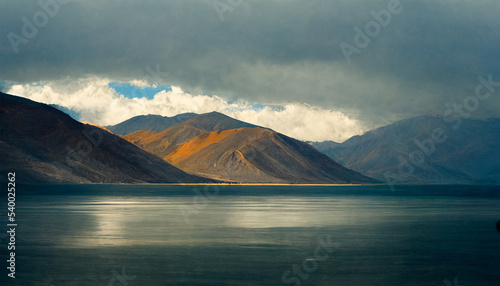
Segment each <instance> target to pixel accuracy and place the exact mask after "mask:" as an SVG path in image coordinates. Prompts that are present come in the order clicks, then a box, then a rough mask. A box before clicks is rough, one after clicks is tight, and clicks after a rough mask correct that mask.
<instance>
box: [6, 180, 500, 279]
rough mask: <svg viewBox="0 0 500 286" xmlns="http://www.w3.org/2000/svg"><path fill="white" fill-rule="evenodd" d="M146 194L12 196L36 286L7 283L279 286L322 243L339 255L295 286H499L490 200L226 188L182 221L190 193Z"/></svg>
mask: <svg viewBox="0 0 500 286" xmlns="http://www.w3.org/2000/svg"><path fill="white" fill-rule="evenodd" d="M88 188H89V189H93V188H96V189H98V190H100V192H102V190H101V189H102V188H103V187H95V186H88ZM99 188H101V189H99ZM127 188H133V187H127ZM140 188H143V189H144V188H145V187H143V186H141V187H140ZM157 188H158V194H156V195H155V194H154V191H155V189H152V190H149V189H147V188H146V189H147V191H148V192H147V194H146V195H130V194H128V193H127V194H125V195H124V194H123V193H122V192H119V193H118V194H115V193H112V194H111V195H102V194H100V195H94V194H87V195H82V196H74V195H58V194H55V195H54V194H51V195H50V196H26V197H24V198H20V199H19V202H18V203H19V204H18V205H19V209H18V218H19V225H20V226H22V227H21V228H20V230H19V234H18V235H19V240H20V243H21V246H22V247H20V249H21V252H22V251H24V253H22V254H23V256H21V257H25V258H20V263H21V264H23V265H24V267H25V268H24V269H25V271H26V277H29V278H30V279H32V280H33V281H35V280H36V281H38V282H39V283H34V284H32V283H26V284H22V282H19V280H18V281H17V283H18V284H17V285H50V284H43V283H42V282H40V281H42V280H43V279H46V277H47V275H48V274H47V273H50V279H52V281H57V282H59V283H53V285H107V282H108V281H109V278H110V277H109V273H110V271H111V270H113V269H117V270H118V269H121V267H124V266H127V267H128V270H127V273H131V275H135V276H137V279H136V280H135V281H133V282H134V283H135V284H133V282H131V283H130V285H280V284H282V281H281V275H282V273H283V271H285V270H286V269H289V268H290V267H291V265H293V264H300V263H301V262H302V261H304V260H306V261H313V260H314V259H313V258H311V256H312V254H313V250H314V249H315V247H316V246H317V245H318V239H319V238H322V237H323V238H324V237H326V236H332V239H333V240H334V241H335V243H337V244H338V245H339V248H338V249H336V252H335V255H333V256H332V257H331V258H329V259H328V260H327V261H322V262H321V264H320V268H319V269H318V270H317V272H316V273H314V274H313V275H311V277H310V278H309V279H308V280H307V281H302V284H301V285H443V284H442V283H443V282H442V281H443V280H444V279H449V280H450V281H451V280H452V279H453V278H454V277H455V276H459V275H460V276H459V277H460V278H461V279H460V281H463V282H462V283H463V284H464V285H500V283H498V282H500V274H498V271H496V270H497V269H499V267H500V234H498V233H497V232H496V231H495V229H494V223H495V222H496V221H497V220H498V219H500V213H499V211H498V210H499V209H500V200H499V197H498V196H493V197H473V196H472V197H471V196H467V197H462V196H440V197H429V196H402V195H399V196H379V195H373V196H370V195H367V194H363V195H346V194H332V193H329V192H326V191H325V192H319V193H317V194H314V195H310V194H307V195H300V194H292V195H260V194H262V193H264V192H265V191H266V189H265V188H266V187H261V189H258V191H259V192H260V194H259V195H254V196H252V195H249V194H248V192H246V193H245V194H244V195H238V194H237V190H239V188H238V187H231V188H233V189H234V190H235V191H234V192H233V193H229V194H221V195H219V196H215V197H211V198H210V199H209V202H208V204H206V205H201V206H198V207H199V213H198V214H192V215H191V216H190V217H189V223H187V222H186V220H185V217H184V216H183V215H182V213H181V211H180V207H182V206H184V207H186V206H188V207H193V206H194V205H193V198H194V195H193V196H190V195H178V194H174V195H172V194H170V193H164V192H161V190H162V188H168V187H160V186H158V187H157ZM267 188H269V187H267ZM181 189H182V188H180V189H179V190H181ZM185 190H186V192H187V193H188V192H190V187H185ZM269 190H270V192H271V189H269ZM304 191H305V192H307V189H304ZM490 226H491V227H490ZM47 257H48V258H47ZM96 258H98V259H97V260H96ZM23 259H26V260H23ZM62 264H64V265H71V267H72V268H74V269H85V271H80V272H78V271H76V272H78V273H76V272H75V271H73V270H69V269H67V268H61V266H60V265H62ZM68 267H70V266H68ZM71 267H70V268H71ZM495 269H496V270H495ZM42 277H44V278H42ZM20 281H22V280H20ZM69 281H72V282H71V283H70V282H69ZM96 281H98V282H99V283H97V284H96ZM0 282H3V281H2V280H0ZM51 283H52V282H51ZM2 285H4V284H2ZM5 285H8V284H5Z"/></svg>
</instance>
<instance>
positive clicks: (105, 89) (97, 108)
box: [7, 77, 367, 142]
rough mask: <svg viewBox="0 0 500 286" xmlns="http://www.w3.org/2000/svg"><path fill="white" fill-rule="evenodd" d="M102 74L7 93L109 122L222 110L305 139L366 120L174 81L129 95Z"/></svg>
mask: <svg viewBox="0 0 500 286" xmlns="http://www.w3.org/2000/svg"><path fill="white" fill-rule="evenodd" d="M110 82H111V81H110V80H109V79H103V78H99V77H90V78H86V79H80V80H78V81H75V82H69V83H68V82H66V81H57V82H35V83H31V84H13V85H12V86H10V89H9V90H8V91H7V93H10V94H14V95H18V96H22V97H26V98H29V99H32V100H35V101H39V102H43V103H47V104H57V105H59V106H62V107H65V108H68V109H70V110H72V111H74V112H77V113H78V114H79V115H80V120H81V121H84V122H92V123H95V124H99V125H103V126H107V125H114V124H117V123H120V122H122V121H124V120H127V119H129V118H131V117H134V116H137V115H146V114H159V115H163V116H174V115H177V114H180V113H186V112H194V113H198V114H201V113H207V112H212V111H218V112H221V113H224V114H226V115H228V116H231V117H234V118H237V119H240V120H243V121H246V122H250V123H253V124H256V125H260V126H264V127H268V128H271V129H273V130H276V131H278V132H281V133H284V134H285V135H288V136H291V137H294V138H297V139H301V140H305V141H324V140H333V141H337V142H342V141H344V140H346V139H348V138H349V137H351V136H353V135H358V134H362V133H363V132H364V131H366V130H367V128H366V126H365V125H364V124H363V123H362V122H360V121H358V120H355V119H353V118H350V117H348V116H347V115H346V114H343V113H342V112H339V111H334V110H327V109H323V108H319V107H315V106H311V105H308V104H304V103H300V102H293V103H287V104H284V105H275V106H255V105H252V104H249V103H247V102H245V101H242V100H238V101H228V100H226V99H223V98H222V97H219V96H208V95H192V94H189V93H187V92H185V91H183V90H182V89H181V88H180V87H176V86H172V87H171V90H163V91H160V92H158V93H157V94H155V95H154V98H152V99H147V98H128V97H126V96H124V95H122V94H119V93H118V92H117V91H116V90H115V89H114V88H111V87H110Z"/></svg>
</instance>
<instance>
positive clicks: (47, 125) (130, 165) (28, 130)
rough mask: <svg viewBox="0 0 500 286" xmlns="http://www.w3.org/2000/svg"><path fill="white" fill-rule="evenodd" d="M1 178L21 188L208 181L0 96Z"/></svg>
mask: <svg viewBox="0 0 500 286" xmlns="http://www.w3.org/2000/svg"><path fill="white" fill-rule="evenodd" d="M0 158H1V163H2V164H1V166H0V170H1V172H2V173H5V172H16V177H17V178H19V182H23V183H141V182H150V183H153V182H154V183H177V182H185V183H188V182H191V183H195V182H208V181H209V180H208V179H205V178H200V177H197V176H194V175H190V174H187V173H185V172H184V171H181V170H179V169H178V168H176V167H174V166H172V165H170V164H169V163H167V162H165V161H164V160H162V159H160V158H158V157H156V156H154V155H152V154H150V153H148V152H145V151H144V150H142V149H140V148H138V147H137V146H135V145H133V144H131V143H130V142H128V141H126V140H124V139H122V138H120V137H119V136H116V135H114V134H112V133H109V132H107V131H106V130H103V129H100V128H98V127H96V126H92V125H87V124H82V123H80V122H78V121H75V120H74V119H72V118H71V117H70V116H69V115H67V114H65V113H63V112H61V111H59V110H57V109H55V108H53V107H50V106H48V105H46V104H41V103H37V102H34V101H31V100H28V99H25V98H21V97H17V96H12V95H7V94H3V93H0Z"/></svg>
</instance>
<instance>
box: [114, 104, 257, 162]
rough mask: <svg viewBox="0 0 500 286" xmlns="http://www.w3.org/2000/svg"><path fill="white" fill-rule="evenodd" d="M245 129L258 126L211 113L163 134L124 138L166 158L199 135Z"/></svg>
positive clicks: (138, 132)
mask: <svg viewBox="0 0 500 286" xmlns="http://www.w3.org/2000/svg"><path fill="white" fill-rule="evenodd" d="M243 127H257V126H255V125H252V124H250V123H246V122H243V121H240V120H236V119H233V118H231V117H229V116H226V115H224V114H221V113H218V112H211V113H206V114H201V115H198V116H196V117H194V118H192V119H190V120H187V121H185V122H183V123H181V124H178V125H175V126H173V127H170V128H168V129H166V130H164V131H162V132H154V131H136V132H134V133H131V134H128V135H126V136H124V137H123V138H125V139H127V140H128V141H130V142H132V143H134V144H136V145H137V146H140V147H141V148H143V149H144V150H146V151H148V152H150V153H153V154H155V155H157V156H158V157H161V158H164V157H165V156H167V155H169V154H170V153H172V152H174V151H175V150H177V148H179V147H180V146H181V145H182V144H184V143H186V142H187V141H189V140H191V139H193V138H195V137H196V136H198V135H201V134H204V133H207V132H213V131H219V130H231V129H236V128H243Z"/></svg>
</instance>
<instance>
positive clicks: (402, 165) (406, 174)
mask: <svg viewBox="0 0 500 286" xmlns="http://www.w3.org/2000/svg"><path fill="white" fill-rule="evenodd" d="M451 126H452V125H451V124H450V123H447V122H445V121H444V120H443V118H442V117H437V116H419V117H414V118H410V119H405V120H401V121H398V122H396V123H394V124H391V125H388V126H385V127H381V128H378V129H375V130H372V131H369V132H367V133H365V134H363V135H362V136H354V137H352V138H351V139H349V140H347V141H346V142H344V143H342V144H340V145H337V146H334V147H333V148H329V149H327V150H322V151H323V152H324V153H325V154H327V155H328V156H330V157H331V158H332V159H334V160H336V161H337V162H339V163H341V164H343V165H344V166H346V167H347V168H351V169H353V170H355V171H358V172H360V173H362V174H365V175H367V176H370V177H373V178H377V179H380V180H385V179H386V178H385V176H384V175H387V176H389V178H392V179H393V180H395V181H396V182H402V183H410V182H418V183H460V182H480V183H494V182H497V183H498V182H499V178H500V149H499V148H498V146H497V145H498V142H500V119H490V120H472V119H462V124H461V125H460V126H459V127H458V128H457V129H456V130H454V129H453V128H451ZM435 130H441V131H442V134H441V136H436V135H439V134H440V133H434V137H435V138H433V131H435ZM436 138H440V139H445V138H446V139H445V140H444V142H441V143H439V142H438V141H442V140H435V139H436ZM431 141H432V142H431ZM422 155H423V156H422ZM392 179H391V180H392Z"/></svg>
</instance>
